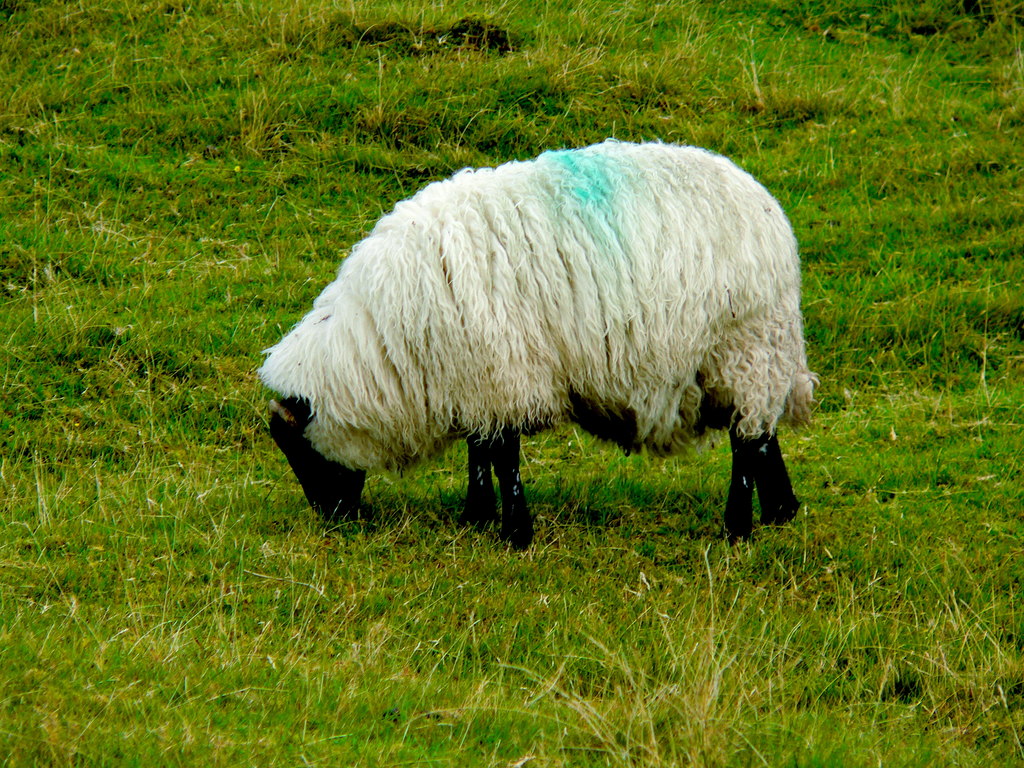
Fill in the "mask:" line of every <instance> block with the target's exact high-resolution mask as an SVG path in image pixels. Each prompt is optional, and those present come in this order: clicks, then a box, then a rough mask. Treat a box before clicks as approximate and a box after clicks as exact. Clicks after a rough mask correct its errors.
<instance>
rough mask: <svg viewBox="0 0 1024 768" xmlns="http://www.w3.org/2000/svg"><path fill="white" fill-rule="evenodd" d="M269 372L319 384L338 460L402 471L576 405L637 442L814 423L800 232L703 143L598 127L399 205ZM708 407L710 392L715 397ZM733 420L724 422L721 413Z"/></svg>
mask: <svg viewBox="0 0 1024 768" xmlns="http://www.w3.org/2000/svg"><path fill="white" fill-rule="evenodd" d="M266 353H267V355H268V356H267V359H266V361H265V363H264V365H263V367H262V368H261V369H260V371H259V375H260V377H261V379H262V380H263V382H264V383H265V384H266V385H267V387H269V388H270V389H272V390H275V391H276V392H278V393H280V394H281V395H283V396H284V397H302V398H306V399H307V400H308V401H309V402H310V404H311V406H312V410H313V414H314V420H313V421H312V423H311V424H310V425H309V427H308V428H307V431H306V435H307V437H308V438H309V439H310V442H311V443H312V445H313V447H314V448H315V449H316V450H317V451H318V452H320V453H321V454H322V455H323V456H325V457H326V458H328V459H332V460H334V461H337V462H339V463H341V464H343V465H344V466H346V467H349V468H352V469H359V470H388V471H399V470H401V469H403V468H405V467H408V466H410V465H412V464H414V463H415V462H417V461H420V460H422V459H424V458H427V457H429V456H431V455H433V454H436V453H437V452H439V451H440V450H442V449H443V448H444V447H445V446H446V445H448V444H449V443H450V442H452V441H454V440H457V439H459V438H461V437H465V436H466V435H467V434H471V433H477V434H480V435H484V436H488V435H492V434H495V433H496V432H497V431H498V430H500V429H502V428H505V427H513V428H518V429H522V430H523V431H531V430H535V429H539V428H543V427H547V426H551V425H554V424H557V423H559V422H561V421H564V420H567V419H570V420H571V419H573V418H574V415H576V412H577V411H579V409H580V408H581V407H582V408H583V409H585V410H586V411H587V412H588V413H589V414H590V415H591V416H593V414H598V415H599V418H606V419H607V420H608V422H609V423H613V424H614V423H628V424H629V425H630V429H629V430H626V431H625V432H624V433H623V435H621V436H619V437H616V438H615V439H616V440H617V441H618V442H619V443H620V444H622V447H623V448H625V449H627V450H639V449H643V448H646V449H647V450H650V451H652V452H654V453H657V454H671V453H676V452H678V451H680V450H682V449H684V448H686V447H688V446H691V445H694V444H695V443H697V442H699V441H700V439H701V438H702V437H703V436H704V435H705V433H706V429H705V426H706V424H705V423H704V422H703V421H702V419H701V411H702V408H701V406H702V404H703V405H705V406H706V407H728V406H730V405H731V406H734V408H735V413H736V419H737V421H736V429H737V432H738V433H739V434H740V435H742V436H744V437H753V436H756V435H760V434H763V433H766V432H768V433H770V432H772V431H773V430H774V429H775V426H776V424H777V423H778V421H779V420H780V419H784V420H787V421H789V422H792V423H801V422H804V421H806V420H807V418H808V416H809V412H810V406H811V402H812V392H813V388H814V383H815V381H816V379H815V376H814V374H812V373H810V372H809V371H808V369H807V362H806V356H805V353H804V341H803V334H802V320H801V315H800V274H799V259H798V256H797V246H796V241H795V239H794V237H793V233H792V230H791V229H790V226H789V223H788V221H787V219H786V216H785V214H784V213H783V211H782V209H781V207H780V206H779V204H778V202H776V200H775V199H774V198H773V197H772V196H771V195H770V194H769V193H768V192H767V191H766V190H765V189H764V187H762V186H761V185H760V184H758V183H757V182H756V181H755V180H754V179H753V178H752V177H751V176H750V175H748V174H747V173H745V172H744V171H742V170H740V169H739V168H737V167H736V166H735V165H733V164H732V163H731V162H730V161H728V160H726V159H725V158H723V157H720V156H718V155H715V154H713V153H711V152H708V151H706V150H702V149H697V148H694V147H682V146H675V145H671V144H662V143H649V144H631V143H625V142H619V141H606V142H604V143H602V144H597V145H594V146H591V147H586V148H583V149H576V150H560V151H552V152H546V153H544V154H542V155H541V156H540V157H538V158H536V159H535V160H531V161H527V162H510V163H506V164H504V165H501V166H498V167H497V168H480V169H466V170H463V171H460V172H458V173H456V174H455V175H454V176H452V177H451V178H450V179H447V180H445V181H439V182H436V183H433V184H430V185H429V186H427V187H426V188H424V189H423V190H421V191H420V192H419V193H417V194H416V195H414V196H413V197H412V198H410V199H408V200H405V201H403V202H400V203H398V205H396V206H395V209H394V211H392V212H391V213H390V214H388V215H386V216H384V217H383V218H382V219H381V220H380V221H379V222H378V223H377V225H376V226H375V227H374V229H373V231H372V232H371V233H370V234H369V236H367V237H366V238H365V239H364V240H362V241H361V242H359V243H357V244H356V245H355V246H354V247H353V248H352V251H351V254H350V255H349V256H348V258H347V259H345V260H344V262H343V263H342V265H341V268H340V269H339V270H338V275H337V278H336V279H335V280H334V282H332V283H331V284H330V285H328V286H327V288H326V289H325V290H324V292H323V293H322V294H321V295H320V296H319V297H318V298H317V299H316V301H315V303H314V305H313V309H312V311H311V312H309V314H307V315H306V316H305V317H304V318H303V319H302V320H301V322H299V324H298V325H296V326H295V328H293V329H292V330H291V332H290V333H288V335H286V336H285V337H284V339H282V340H281V342H280V343H278V344H277V345H276V346H274V347H271V348H270V349H269V350H266ZM705 412H706V409H705ZM715 426H721V425H715Z"/></svg>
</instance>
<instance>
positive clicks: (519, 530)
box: [498, 518, 533, 551]
mask: <svg viewBox="0 0 1024 768" xmlns="http://www.w3.org/2000/svg"><path fill="white" fill-rule="evenodd" d="M498 535H499V536H500V537H501V540H502V541H504V542H506V543H507V544H508V545H509V546H510V547H512V549H517V550H519V551H522V550H524V549H526V548H528V547H529V546H530V543H531V542H532V541H533V520H531V519H529V518H527V519H526V520H521V521H519V523H518V524H517V525H503V526H501V533H499V534H498Z"/></svg>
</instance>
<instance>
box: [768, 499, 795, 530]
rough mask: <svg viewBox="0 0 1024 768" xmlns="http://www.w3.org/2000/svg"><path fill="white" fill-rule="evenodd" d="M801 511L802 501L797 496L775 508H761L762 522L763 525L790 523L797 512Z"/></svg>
mask: <svg viewBox="0 0 1024 768" xmlns="http://www.w3.org/2000/svg"><path fill="white" fill-rule="evenodd" d="M799 511H800V502H799V501H797V500H796V499H795V498H794V499H790V500H789V501H788V502H783V503H782V504H780V505H779V506H778V507H776V508H775V509H762V510H761V524H762V525H783V524H784V523H788V522H789V521H790V520H792V519H793V518H794V517H796V513H797V512H799Z"/></svg>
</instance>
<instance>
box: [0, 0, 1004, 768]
mask: <svg viewBox="0 0 1024 768" xmlns="http://www.w3.org/2000/svg"><path fill="white" fill-rule="evenodd" d="M1022 21H1024V5H1021V3H1020V2H1015V1H1014V0H981V1H980V2H967V0H965V1H964V2H938V1H937V0H936V1H934V2H931V1H930V2H927V3H923V4H922V3H903V2H899V1H898V0H891V1H890V2H883V1H882V0H840V2H837V3H829V4H825V3H821V2H817V0H803V1H802V2H799V3H782V2H777V1H776V0H739V1H738V2H734V3H727V4H718V5H714V4H705V3H696V2H692V3H665V4H660V5H658V4H655V5H651V4H649V3H623V2H610V1H609V2H606V1H605V0H588V1H587V2H585V3H568V2H560V0H555V1H554V2H549V3H540V2H528V1H527V0H520V1H516V0H511V1H510V2H507V3H503V4H499V5H494V4H484V3H461V4H451V5H446V4H440V3H433V4H427V3H423V4H417V5H413V4H401V3H386V2H373V3H366V4H358V5H356V4H346V3H341V4H336V5H335V4H331V3H328V2H323V1H320V0H303V1H302V2H283V1H280V2H278V1H276V0H275V1H274V2H270V3H249V2H243V1H241V0H240V1H239V2H234V3H217V2H212V1H210V0H198V2H192V3H185V2H181V1H180V0H159V1H156V0H154V1H152V2H148V1H147V2H138V3H129V2H113V0H83V1H82V2H74V3H72V2H57V1H51V0H6V1H3V2H0V341H2V349H3V352H2V353H0V391H2V394H3V398H2V400H0V513H2V517H0V521H2V528H0V764H3V765H11V766H21V765H26V766H28V765H94V764H95V765H136V764H139V765H141V764H146V765H152V764H158V765H212V766H228V765H236V764H237V765H242V764H244V765H271V764H273V765H304V764H314V765H317V764H319V765H366V766H376V765H451V766H466V765H488V766H591V765H607V766H677V765H702V766H725V765H729V766H734V765H739V766H748V765H749V766H765V765H771V766H775V765H787V766H873V765H879V764H883V765H887V766H888V765H900V766H932V765H962V766H967V765H985V766H989V765H1007V764H1012V763H1015V762H1020V761H1022V760H1024V746H1022V738H1024V612H1022V611H1021V609H1020V608H1019V604H1020V599H1019V598H1020V592H1021V590H1022V588H1024V586H1022V585H1024V557H1022V551H1024V514H1022V512H1024V480H1022V475H1024V440H1022V439H1021V428H1022V426H1024V405H1022V403H1024V383H1022V381H1024V379H1022V374H1024V290H1022V285H1024V259H1022V256H1024V142H1022V141H1021V133H1022V130H1024V54H1022V45H1024V25H1022ZM607 136H617V137H619V138H621V139H630V140H644V139H654V138H659V139H663V140H667V141H676V142H682V143H692V144H699V145H702V146H707V147H709V148H711V149H714V150H716V151H719V152H722V153H724V154H727V155H729V156H731V157H733V158H734V159H735V160H736V161H737V162H739V163H740V164H741V165H743V166H744V167H745V168H747V169H748V170H750V171H751V172H752V173H754V174H755V175H756V176H757V177H758V178H760V179H761V180H762V181H763V182H764V183H765V184H766V185H767V186H768V187H769V188H770V189H771V190H772V191H773V193H774V194H776V196H777V197H778V198H779V199H780V201H781V202H782V203H783V205H784V206H785V208H786V210H787V211H788V212H789V214H790V216H791V218H792V221H793V224H794V228H795V229H796V232H797V235H798V237H799V239H800V241H801V247H802V253H803V258H804V307H805V315H806V324H807V336H808V343H809V350H810V357H811V362H812V367H813V368H815V370H817V371H818V372H819V373H820V374H821V377H822V386H821V389H820V392H819V395H820V404H819V409H818V413H817V417H816V422H815V424H814V426H812V427H811V428H810V429H808V430H805V431H803V432H800V433H785V434H783V436H782V442H783V449H784V451H785V453H786V455H787V457H788V461H789V465H790V469H791V473H792V475H793V478H794V481H795V484H796V486H797V491H798V494H799V495H800V497H801V499H802V500H803V501H804V503H805V506H804V508H803V510H802V512H801V514H800V515H799V516H798V518H797V519H796V520H795V521H794V522H793V523H792V524H791V525H789V526H786V527H784V528H780V529H777V530H776V529H773V530H763V531H758V532H757V535H756V537H755V538H754V539H753V541H752V542H750V543H748V544H743V545H741V546H738V547H729V546H727V545H726V544H725V543H724V542H723V541H722V539H721V536H720V528H721V522H720V519H721V509H722V506H723V501H724V491H725V487H726V484H727V476H728V456H727V455H725V452H724V451H722V450H717V451H710V452H708V453H707V454H705V455H702V456H698V457H696V458H695V459H693V460H689V459H685V458H684V459H678V460H669V461H659V460H655V459H652V458H650V457H647V456H629V457H625V456H622V455H621V454H619V453H617V452H616V451H614V450H613V449H611V448H610V447H608V446H604V445H600V444H598V443H596V442H595V441H593V440H591V439H590V438H588V437H586V436H584V435H581V434H579V433H578V432H577V431H576V430H573V429H563V430H561V431H559V432H557V433H555V434H550V435H541V436H536V437H533V438H530V439H528V440H526V441H525V443H524V444H525V448H524V461H525V468H524V477H525V480H526V482H527V484H528V486H527V487H528V494H529V496H530V499H531V501H532V505H533V511H534V512H535V514H536V515H537V519H538V525H537V527H538V534H537V539H536V542H535V545H534V546H533V548H531V549H530V550H529V551H528V552H526V553H525V554H516V553H512V552H510V551H508V550H506V549H505V548H503V547H502V546H500V545H499V543H498V542H497V539H496V536H495V535H494V533H493V532H490V533H486V534H478V533H475V532H469V531H465V530H462V529H460V528H459V527H458V526H457V525H456V523H455V519H456V518H457V516H458V513H459V510H460V505H461V500H462V494H463V484H464V479H463V477H462V473H463V472H464V466H465V454H464V449H456V450H454V451H452V452H451V453H450V454H449V455H446V456H445V457H443V458H442V459H441V460H438V461H436V462H433V463H430V464H428V465H427V466H425V467H423V468H422V469H421V470H419V471H417V472H415V473H410V474H409V475H408V476H406V477H401V478H391V477H379V476H378V477H374V478H371V480H370V481H369V482H368V485H367V489H366V493H365V502H366V504H367V506H368V507H369V508H370V509H372V511H373V513H374V517H373V520H372V521H370V522H359V523H352V524H346V525H344V526H342V527H341V528H339V529H337V530H331V531H328V530H325V528H324V526H323V524H322V523H321V522H320V521H319V520H317V519H316V518H315V517H314V516H313V514H312V513H311V512H310V511H309V510H308V509H307V507H306V505H305V502H304V499H303V498H302V494H301V491H300V489H299V487H298V485H297V484H296V482H295V481H294V479H293V478H292V476H291V474H290V472H289V471H288V469H287V466H286V465H285V463H284V461H283V459H282V458H281V457H280V456H279V455H278V454H277V452H276V449H275V448H274V447H273V445H272V442H271V440H270V439H269V436H268V435H267V432H266V428H265V399H266V395H267V393H265V392H264V391H262V390H261V388H260V387H259V385H258V384H257V382H256V379H255V376H254V371H255V368H256V366H257V365H258V364H259V361H260V359H261V356H260V350H261V349H263V348H265V347H267V346H269V345H270V344H272V343H273V342H275V341H276V340H277V339H278V338H280V336H281V335H282V334H283V333H284V332H285V331H286V330H287V328H288V327H289V326H290V325H291V324H292V323H293V322H295V321H296V320H297V319H298V318H299V317H300V316H301V315H302V313H303V312H304V311H305V310H306V308H307V307H308V306H309V305H310V303H311V301H312V299H313V298H314V297H315V296H316V295H317V293H319V291H320V290H321V289H322V287H323V286H324V285H325V284H326V283H327V282H328V281H329V280H330V279H331V277H332V275H333V272H334V270H335V268H336V266H337V264H338V262H339V260H340V258H341V257H342V256H343V254H344V251H345V249H346V248H347V247H348V246H349V245H350V244H351V243H353V242H354V241H356V240H357V239H358V238H359V237H360V236H361V235H362V234H363V233H365V232H366V231H367V229H368V228H369V227H370V226H371V225H372V223H373V222H374V221H375V220H376V219H377V218H378V217H379V216H380V215H381V214H382V213H384V212H386V211H388V210H389V209H390V208H391V206H392V205H393V204H394V203H395V202H396V201H397V200H399V199H401V198H402V197H405V196H407V195H409V194H411V193H412V192H414V191H415V190H417V189H419V188H421V187H422V186H423V185H424V184H426V183H427V182H428V181H430V180H432V179H436V178H441V177H444V176H446V175H448V174H450V173H451V172H453V171H455V170H457V169H458V168H461V167H463V166H465V165H471V164H472V165H479V164H495V163H498V162H502V161H504V160H508V159H511V158H525V157H529V156H532V155H534V154H536V153H538V152H540V151H543V150H545V149H550V148H555V147H564V146H575V145H580V144H584V143H588V142H592V141H598V140H601V139H603V138H605V137H607Z"/></svg>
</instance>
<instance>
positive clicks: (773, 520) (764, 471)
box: [754, 434, 800, 525]
mask: <svg viewBox="0 0 1024 768" xmlns="http://www.w3.org/2000/svg"><path fill="white" fill-rule="evenodd" d="M754 484H755V485H756V486H757V498H758V501H760V502H761V522H762V523H763V524H765V525H781V524H782V523H787V522H789V521H790V520H792V519H793V518H794V517H795V516H796V513H797V511H798V510H799V509H800V502H799V501H798V500H797V498H796V495H794V493H793V485H792V484H791V483H790V481H789V473H788V472H787V471H786V463H785V461H783V459H782V449H781V448H780V447H779V439H778V437H777V436H776V435H774V434H773V435H770V436H769V437H768V438H767V439H766V440H764V441H763V442H761V443H760V445H759V447H758V449H757V457H756V461H755V464H754Z"/></svg>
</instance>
